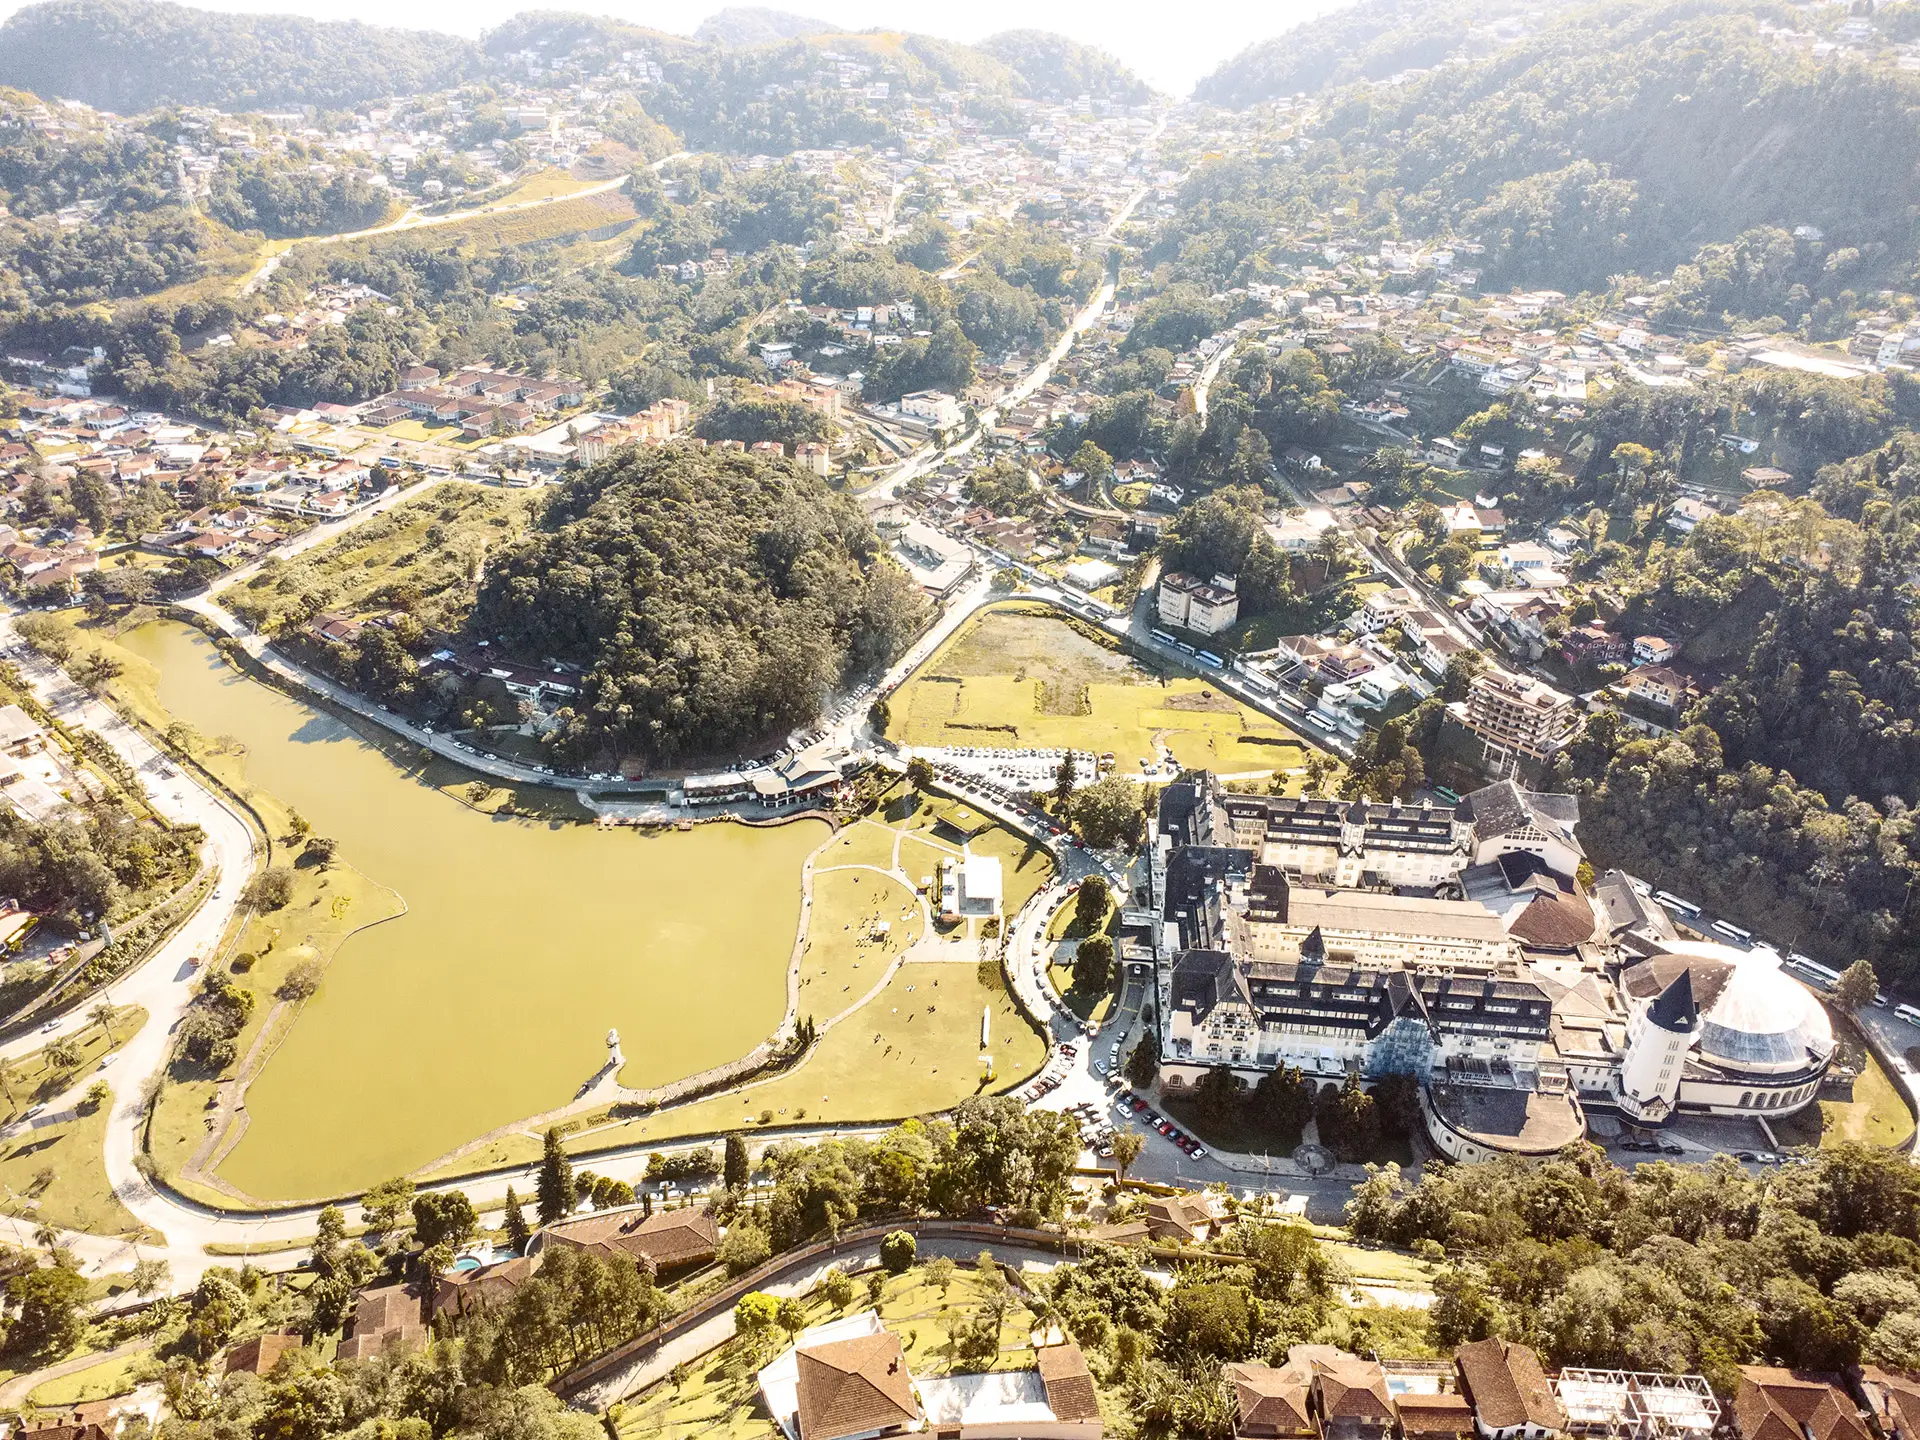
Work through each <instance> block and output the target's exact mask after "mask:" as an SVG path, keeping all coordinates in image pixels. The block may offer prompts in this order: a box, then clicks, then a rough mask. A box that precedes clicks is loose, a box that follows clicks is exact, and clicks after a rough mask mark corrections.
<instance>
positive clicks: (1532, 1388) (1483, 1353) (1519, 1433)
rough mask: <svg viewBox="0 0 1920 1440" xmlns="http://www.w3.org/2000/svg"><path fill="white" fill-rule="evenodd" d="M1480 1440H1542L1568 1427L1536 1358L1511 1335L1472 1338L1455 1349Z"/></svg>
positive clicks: (1458, 1366)
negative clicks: (1469, 1341)
mask: <svg viewBox="0 0 1920 1440" xmlns="http://www.w3.org/2000/svg"><path fill="white" fill-rule="evenodd" d="M1453 1363H1454V1366H1455V1368H1456V1369H1457V1370H1458V1371H1459V1372H1460V1385H1461V1389H1462V1390H1464V1391H1465V1393H1466V1397H1467V1401H1468V1403H1469V1404H1471V1405H1472V1406H1473V1420H1474V1429H1475V1430H1476V1431H1477V1432H1478V1433H1479V1434H1480V1436H1481V1437H1482V1440H1542V1437H1544V1436H1546V1435H1549V1434H1551V1433H1553V1432H1555V1431H1558V1430H1564V1429H1565V1428H1566V1423H1567V1417H1566V1412H1565V1411H1564V1410H1562V1409H1561V1408H1560V1402H1559V1400H1558V1399H1556V1398H1555V1396H1554V1393H1553V1386H1552V1385H1550V1384H1549V1383H1548V1382H1547V1372H1546V1371H1545V1370H1543V1369H1542V1368H1541V1366H1540V1357H1539V1355H1537V1354H1535V1353H1534V1352H1533V1351H1532V1350H1531V1349H1529V1348H1528V1347H1527V1346H1525V1345H1518V1344H1515V1343H1514V1342H1513V1341H1511V1340H1498V1339H1488V1340H1475V1341H1472V1342H1471V1343H1469V1344H1466V1345H1462V1346H1460V1347H1459V1348H1458V1349H1456V1350H1455V1351H1454V1352H1453Z"/></svg>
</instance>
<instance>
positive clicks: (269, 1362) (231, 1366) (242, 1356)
mask: <svg viewBox="0 0 1920 1440" xmlns="http://www.w3.org/2000/svg"><path fill="white" fill-rule="evenodd" d="M304 1343H305V1342H304V1341H302V1339H301V1338H300V1337H299V1336H298V1335H289V1334H285V1333H283V1332H281V1331H270V1332H268V1333H267V1334H265V1335H254V1336H251V1337H250V1338H248V1339H245V1340H242V1341H241V1342H240V1343H239V1344H238V1345H235V1346H234V1347H233V1348H232V1349H231V1350H229V1351H227V1367H226V1368H227V1374H229V1375H240V1374H246V1375H264V1374H266V1373H267V1372H268V1371H269V1370H271V1369H273V1367H274V1366H275V1365H277V1364H279V1363H280V1357H281V1356H282V1355H285V1354H287V1353H288V1352H290V1351H293V1350H298V1349H299V1348H300V1347H301V1345H302V1344H304Z"/></svg>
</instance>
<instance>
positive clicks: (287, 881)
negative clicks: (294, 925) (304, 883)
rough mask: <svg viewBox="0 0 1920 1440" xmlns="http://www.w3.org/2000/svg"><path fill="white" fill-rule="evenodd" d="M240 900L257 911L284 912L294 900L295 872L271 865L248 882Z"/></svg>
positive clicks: (284, 867) (281, 866) (282, 866)
mask: <svg viewBox="0 0 1920 1440" xmlns="http://www.w3.org/2000/svg"><path fill="white" fill-rule="evenodd" d="M240 898H241V900H242V901H244V902H245V903H246V904H248V905H251V906H252V907H253V908H254V909H256V910H284V909H286V907H287V902H288V901H290V900H291V899H293V871H291V870H289V869H287V867H286V866H284V865H270V866H268V867H267V868H266V869H265V870H262V871H261V872H260V873H259V874H258V875H255V876H254V877H253V878H252V879H251V880H249V881H247V886H246V889H244V890H242V891H241V892H240Z"/></svg>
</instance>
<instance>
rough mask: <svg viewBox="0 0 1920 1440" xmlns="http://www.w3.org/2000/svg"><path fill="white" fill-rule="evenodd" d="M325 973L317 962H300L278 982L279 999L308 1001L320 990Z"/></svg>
mask: <svg viewBox="0 0 1920 1440" xmlns="http://www.w3.org/2000/svg"><path fill="white" fill-rule="evenodd" d="M325 974H326V971H325V970H324V969H323V968H322V967H321V964H320V962H319V961H318V960H302V961H301V962H300V963H299V964H297V965H295V966H294V967H293V968H292V969H291V970H289V971H287V978H286V979H284V980H282V981H281V982H280V998H281V999H283V1000H308V999H311V998H312V997H313V995H314V994H315V992H317V991H318V990H319V989H320V981H321V980H322V978H324V976H325Z"/></svg>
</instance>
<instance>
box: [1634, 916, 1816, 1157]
mask: <svg viewBox="0 0 1920 1440" xmlns="http://www.w3.org/2000/svg"><path fill="white" fill-rule="evenodd" d="M1620 990H1621V993H1622V996H1623V998H1624V999H1625V1001H1626V1005H1627V1049H1626V1054H1625V1056H1624V1057H1623V1060H1622V1064H1621V1067H1620V1078H1619V1082H1618V1085H1619V1104H1620V1108H1621V1110H1622V1111H1624V1112H1625V1113H1626V1114H1627V1115H1628V1117H1629V1118H1631V1119H1634V1120H1636V1121H1639V1122H1641V1123H1645V1124H1659V1123H1662V1122H1663V1121H1665V1120H1667V1119H1669V1118H1670V1117H1671V1116H1673V1115H1674V1114H1675V1113H1678V1112H1682V1111H1685V1112H1690V1113H1694V1114H1708V1115H1768V1114H1783V1115H1784V1114H1788V1113H1791V1112H1792V1111H1795V1110H1798V1109H1800V1108H1801V1107H1802V1106H1804V1105H1806V1104H1807V1103H1808V1102H1809V1101H1811V1100H1812V1099H1813V1097H1814V1095H1815V1094H1816V1093H1817V1092H1818V1090H1819V1088H1820V1079H1821V1077H1822V1076H1823V1075H1825V1074H1826V1070H1827V1064H1828V1062H1829V1061H1831V1060H1832V1058H1833V1026H1832V1024H1831V1022H1829V1020H1828V1018H1827V1012H1826V1009H1825V1008H1824V1007H1823V1006H1822V1005H1821V1003H1820V1002H1819V1000H1817V999H1816V998H1815V997H1814V996H1813V994H1812V993H1811V992H1810V991H1809V990H1807V988H1806V987H1805V986H1803V985H1801V984H1800V983H1799V982H1798V981H1797V980H1795V979H1793V978H1792V977H1791V976H1789V975H1787V974H1786V973H1785V972H1783V971H1782V970H1781V968H1780V957H1779V955H1778V954H1776V953H1775V952H1774V951H1772V950H1769V949H1766V948H1764V947H1763V948H1760V949H1755V950H1737V949H1735V948H1734V947H1732V946H1731V945H1718V944H1714V943H1712V942H1709V941H1694V940H1677V941H1673V942H1670V943H1669V945H1668V948H1667V952H1666V953H1665V954H1661V955H1655V956H1652V957H1651V958H1649V959H1646V960H1642V961H1640V962H1639V963H1638V964H1635V965H1632V966H1629V967H1628V968H1627V969H1626V970H1625V971H1624V972H1623V973H1622V974H1621V976H1620Z"/></svg>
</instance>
